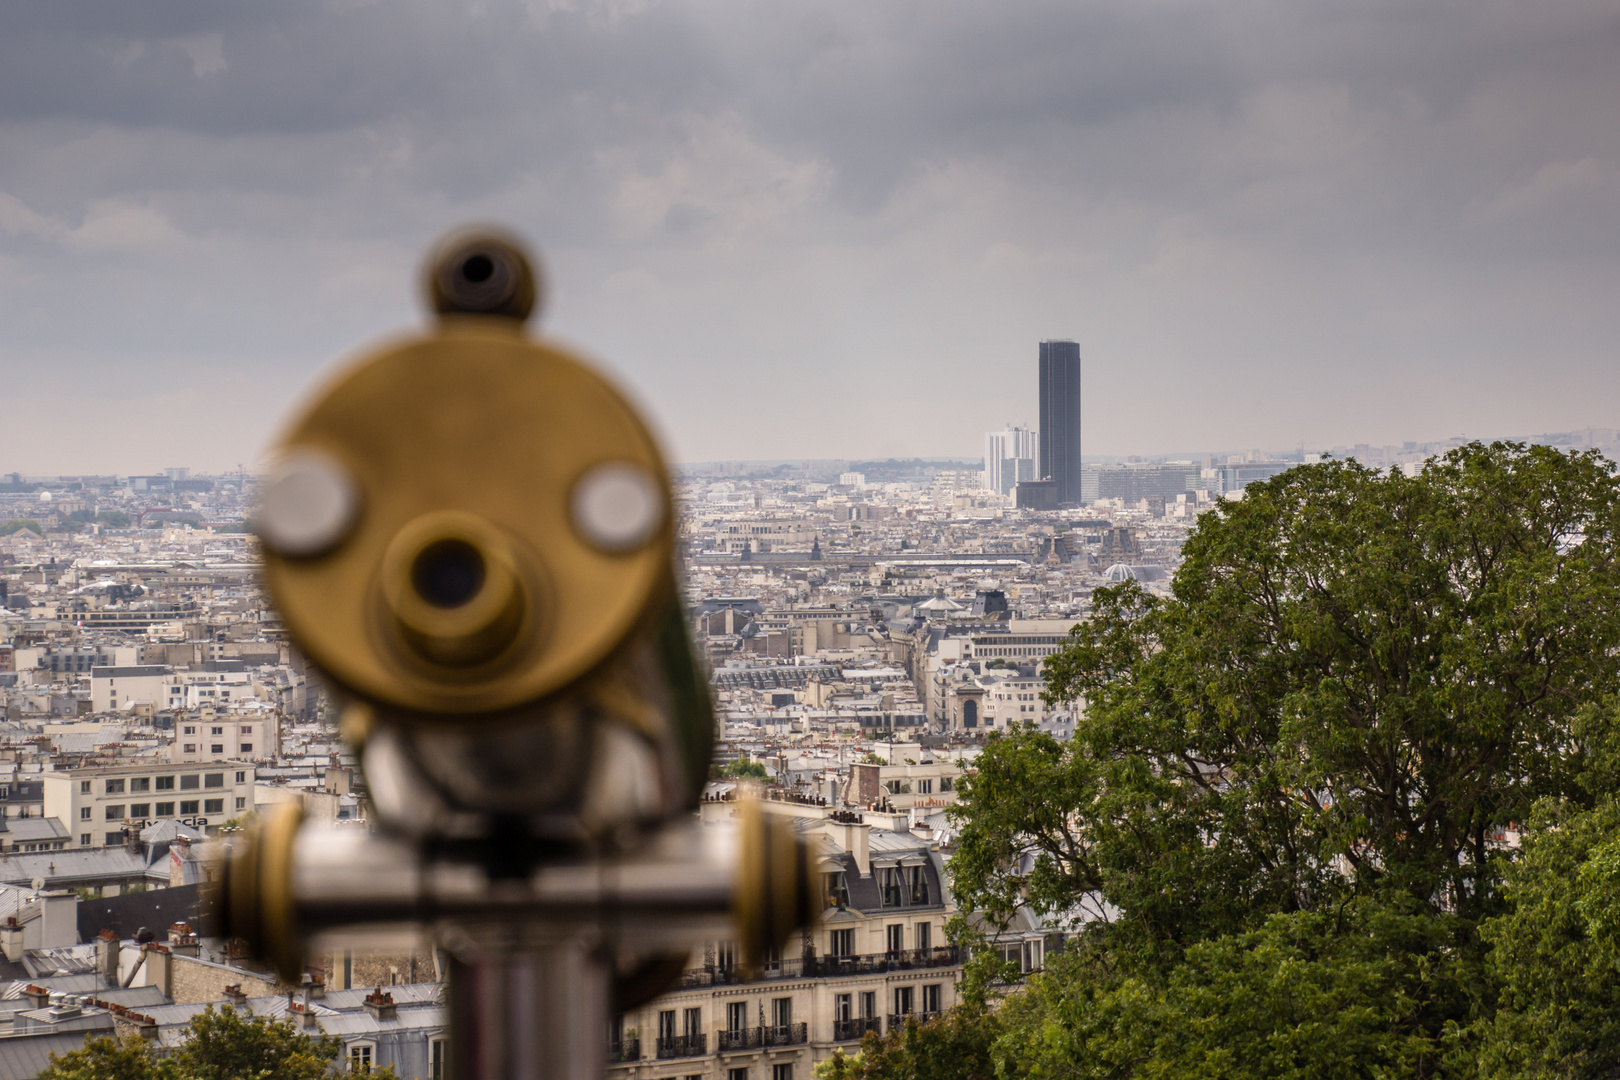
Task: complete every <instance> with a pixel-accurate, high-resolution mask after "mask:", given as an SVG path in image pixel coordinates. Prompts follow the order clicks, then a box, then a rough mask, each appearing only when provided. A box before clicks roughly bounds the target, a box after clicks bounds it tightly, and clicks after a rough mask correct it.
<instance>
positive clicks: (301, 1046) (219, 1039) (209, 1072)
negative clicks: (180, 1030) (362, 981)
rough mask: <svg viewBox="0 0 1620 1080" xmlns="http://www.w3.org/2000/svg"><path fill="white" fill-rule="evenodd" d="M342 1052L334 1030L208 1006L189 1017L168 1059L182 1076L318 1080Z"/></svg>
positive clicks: (230, 1079)
mask: <svg viewBox="0 0 1620 1080" xmlns="http://www.w3.org/2000/svg"><path fill="white" fill-rule="evenodd" d="M342 1052H343V1041H342V1040H341V1039H339V1038H338V1037H337V1036H335V1035H327V1034H324V1033H316V1034H311V1033H309V1032H306V1031H303V1030H302V1029H300V1028H299V1026H298V1025H297V1024H294V1023H293V1022H292V1021H291V1020H276V1019H272V1018H271V1017H268V1016H253V1015H252V1014H250V1013H242V1012H237V1011H236V1009H234V1008H233V1007H231V1006H229V1005H225V1006H222V1007H220V1008H219V1009H215V1008H214V1006H212V1005H210V1006H208V1008H206V1009H204V1010H203V1011H202V1012H200V1013H198V1014H197V1015H196V1016H194V1017H192V1018H191V1029H190V1031H189V1033H188V1035H187V1038H186V1041H185V1042H184V1043H182V1044H181V1046H180V1049H179V1050H177V1051H175V1054H174V1057H173V1062H174V1065H175V1067H176V1068H177V1069H178V1070H179V1073H180V1075H181V1076H183V1077H185V1078H186V1080H245V1078H250V1077H261V1076H262V1077H264V1078H265V1080H322V1078H323V1077H325V1076H326V1075H327V1072H328V1070H329V1069H330V1068H331V1064H332V1062H333V1061H335V1060H336V1059H337V1057H338V1055H339V1054H341V1053H342Z"/></svg>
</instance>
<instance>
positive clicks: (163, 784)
mask: <svg viewBox="0 0 1620 1080" xmlns="http://www.w3.org/2000/svg"><path fill="white" fill-rule="evenodd" d="M157 789H158V790H159V791H173V790H174V777H172V776H160V777H158V778H157Z"/></svg>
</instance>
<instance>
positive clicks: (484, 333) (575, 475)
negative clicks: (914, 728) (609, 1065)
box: [219, 230, 814, 1080]
mask: <svg viewBox="0 0 1620 1080" xmlns="http://www.w3.org/2000/svg"><path fill="white" fill-rule="evenodd" d="M426 278H427V280H426V291H427V295H428V300H429V304H430V306H431V308H432V311H433V313H434V316H435V319H436V322H435V325H434V326H433V328H432V329H431V330H430V331H429V332H428V333H426V334H423V335H420V336H415V337H407V338H404V339H402V340H399V341H396V342H394V343H392V344H389V345H386V346H384V347H382V348H380V349H378V350H377V351H375V352H372V353H370V354H368V355H364V356H362V357H361V358H359V359H358V360H357V361H356V362H354V363H353V364H351V365H350V366H348V367H347V368H346V369H344V370H343V371H342V372H340V373H339V374H338V376H337V377H336V378H335V379H334V380H333V381H332V382H330V383H329V384H328V385H327V386H326V387H325V389H324V390H322V391H321V392H320V393H319V394H318V395H317V396H316V397H315V399H314V400H313V402H311V403H310V404H309V405H308V406H307V407H306V408H305V409H304V411H303V412H302V414H300V415H299V416H298V417H297V418H296V419H295V420H294V421H293V423H292V424H291V426H290V427H289V428H288V429H287V431H286V434H285V435H284V436H283V437H282V438H281V440H280V442H279V444H278V446H277V448H276V464H275V466H274V469H273V472H272V474H271V476H270V478H269V481H268V484H267V486H266V489H265V492H264V496H263V501H262V505H261V507H260V511H259V519H258V529H259V535H260V537H261V538H262V540H263V545H264V576H265V584H266V587H267V589H268V591H269V594H270V598H271V600H272V602H273V603H274V604H275V606H276V609H277V610H278V611H279V612H280V614H281V617H282V619H283V620H284V622H285V624H286V626H287V629H288V631H289V632H290V634H291V636H292V639H293V641H294V642H295V643H296V644H297V645H298V647H299V648H300V649H301V650H302V651H303V653H304V655H305V656H306V657H307V658H308V659H309V660H311V661H312V662H314V663H315V664H316V665H318V666H319V668H320V669H321V670H322V672H323V673H324V675H325V677H326V679H327V682H328V686H329V688H330V689H331V690H332V691H333V693H334V694H335V695H336V696H338V697H339V698H340V699H341V700H343V701H344V702H345V703H346V704H345V705H344V707H343V710H342V714H341V720H340V727H341V732H342V735H343V738H344V740H345V741H346V742H347V743H348V744H349V745H350V747H351V748H352V749H353V750H354V751H355V753H356V754H357V755H358V757H359V760H360V763H361V767H362V769H363V771H364V774H365V780H366V788H367V790H368V792H369V793H370V798H371V809H372V815H371V816H372V820H373V822H374V824H375V826H376V830H375V832H368V831H364V830H360V829H354V828H336V827H328V828H318V827H315V826H313V825H306V824H305V823H303V821H302V820H301V815H300V813H299V812H298V811H297V809H296V808H292V807H288V806H283V807H277V808H276V809H275V810H274V812H272V813H270V814H267V815H266V816H265V817H264V818H263V819H262V821H261V823H260V824H259V825H258V826H257V827H256V828H255V829H254V830H252V831H251V832H249V833H248V834H247V835H246V836H245V837H244V838H243V839H242V840H240V841H238V842H237V843H235V844H234V845H233V847H232V851H231V853H230V855H229V857H228V860H227V864H226V866H225V868H224V872H223V874H222V875H221V877H222V883H221V898H220V905H219V907H220V910H221V912H222V919H223V923H224V925H223V926H222V927H221V929H222V930H223V931H224V932H225V933H226V934H227V935H229V936H234V937H240V938H243V939H245V940H246V941H247V942H248V944H249V946H250V947H251V948H252V949H253V950H254V951H255V953H256V954H257V955H258V956H260V957H261V958H263V959H265V960H267V961H269V962H271V963H273V964H274V965H275V967H276V968H277V969H278V971H279V972H280V974H281V976H282V977H283V978H284V979H286V980H288V981H289V982H291V983H294V984H296V983H297V982H298V981H299V980H300V978H301V977H302V975H303V973H304V952H305V949H306V948H308V947H309V946H310V945H311V944H312V943H315V942H316V941H317V940H318V939H320V938H322V937H323V936H327V937H330V936H332V935H334V934H335V933H336V932H339V931H342V932H343V933H345V934H348V935H351V939H352V936H353V935H357V934H364V933H366V932H368V931H372V930H376V929H379V928H386V927H393V928H398V929H403V930H407V931H413V932H414V933H416V934H418V935H420V934H421V933H422V932H423V931H426V932H427V933H428V934H430V935H431V936H432V939H433V940H434V942H435V944H436V946H437V947H438V948H441V949H443V950H444V951H445V952H446V953H447V954H448V955H449V957H450V958H451V959H450V980H449V981H450V1028H451V1032H450V1034H451V1038H450V1065H451V1075H452V1077H453V1078H454V1080H497V1078H506V1077H520V1076H521V1077H532V1078H535V1080H561V1078H570V1080H574V1078H587V1077H600V1076H601V1075H602V1073H603V1071H604V1063H605V1055H606V1031H607V1019H608V1016H609V1012H610V1010H611V1009H613V1008H623V1007H626V1006H628V1005H630V1004H634V1003H636V1002H637V1001H639V1000H645V999H647V998H650V997H652V996H654V995H656V994H657V993H658V992H659V991H661V990H662V989H663V988H664V987H666V986H667V985H668V984H669V982H670V981H671V980H672V978H673V977H674V975H675V974H677V973H678V972H679V970H680V968H681V967H682V965H683V962H684V960H685V957H686V956H687V954H688V953H689V951H690V950H691V948H692V947H693V945H694V943H695V942H696V941H698V940H700V939H702V938H704V937H730V938H733V939H735V940H736V941H737V942H738V943H739V945H740V946H741V948H742V951H743V954H744V958H745V961H746V959H747V958H748V957H750V956H753V957H760V956H762V955H763V953H764V951H765V950H766V949H768V948H770V947H772V946H775V945H778V944H780V943H781V942H782V941H783V940H784V939H785V938H786V937H787V936H788V935H789V934H790V933H791V932H792V931H793V930H794V929H796V928H798V927H801V926H804V925H807V924H808V922H809V920H810V917H811V913H812V910H813V904H814V889H813V887H812V885H811V880H810V873H809V861H808V857H807V855H806V852H805V848H804V846H803V844H802V843H801V842H799V841H798V840H797V839H796V837H795V836H794V835H793V834H792V832H791V831H790V830H789V829H788V828H787V827H785V825H783V824H782V823H780V822H779V821H778V822H776V823H774V824H773V821H772V819H770V818H768V817H766V816H765V815H764V814H763V813H762V812H760V811H759V810H758V808H757V807H754V808H748V807H745V809H744V812H743V815H742V822H741V827H740V828H739V829H738V830H736V831H735V832H721V831H719V830H715V829H705V828H703V827H701V826H700V825H699V824H698V823H697V820H696V818H695V816H694V814H693V813H692V811H693V810H694V809H695V807H696V804H697V800H698V797H699V794H700V792H701V789H702V785H703V783H704V780H705V779H706V777H707V773H708V767H709V759H710V751H711V744H712V741H713V732H714V720H713V715H712V711H711V707H710V703H709V698H708V691H707V685H706V682H705V680H704V679H703V678H702V677H701V675H700V673H699V670H698V667H697V663H696V661H695V659H694V656H693V654H692V651H691V646H690V642H689V640H688V638H687V634H686V629H685V623H684V620H683V619H682V615H681V609H680V597H679V593H678V589H677V586H676V582H675V576H674V550H673V548H674V536H675V520H674V504H673V500H672V496H671V492H670V488H669V483H668V480H667V471H666V468H665V464H664V461H663V459H662V457H661V456H660V454H659V451H658V447H657V445H656V444H655V443H654V441H653V438H652V436H651V434H650V433H649V432H648V430H647V428H646V426H645V424H644V423H643V422H642V420H641V418H640V417H639V416H638V415H637V414H636V411H635V409H633V408H632V407H631V406H630V404H629V403H628V402H627V401H626V400H625V399H624V397H622V396H621V395H620V394H619V393H618V392H617V391H616V390H615V389H614V388H613V387H612V386H611V385H610V384H609V383H608V382H607V381H606V380H605V379H604V378H602V376H601V375H600V374H598V373H597V372H596V371H595V370H593V369H592V368H591V366H590V365H589V364H587V363H586V362H584V361H583V360H581V359H579V358H577V357H575V356H573V355H571V354H569V353H568V352H566V351H564V350H562V349H560V348H558V347H557V346H555V345H550V344H546V343H543V342H540V341H537V340H535V339H534V338H532V337H530V336H529V335H528V334H527V333H526V332H525V329H524V326H525V322H526V320H527V319H528V317H529V315H530V314H531V312H532V311H533V309H534V308H535V306H536V302H537V299H538V296H539V291H540V289H539V281H538V279H537V276H536V274H535V271H534V268H533V265H532V264H531V262H530V261H529V260H528V259H527V258H526V257H525V255H524V253H523V251H522V249H521V247H520V246H519V245H518V244H517V243H515V242H514V241H513V240H512V239H511V238H510V237H508V236H506V235H504V234H502V233H499V232H496V231H492V230H469V231H464V232H460V233H455V234H452V235H451V236H449V237H448V238H446V239H445V240H444V241H442V242H441V243H440V244H439V246H438V247H437V248H436V250H435V251H434V252H433V254H432V255H431V256H430V258H429V260H428V264H427V273H426ZM370 939H371V940H377V938H376V935H375V934H371V935H370Z"/></svg>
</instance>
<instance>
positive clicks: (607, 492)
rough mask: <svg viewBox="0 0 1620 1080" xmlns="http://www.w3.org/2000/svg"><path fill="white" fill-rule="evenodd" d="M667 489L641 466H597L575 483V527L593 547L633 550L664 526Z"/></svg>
mask: <svg viewBox="0 0 1620 1080" xmlns="http://www.w3.org/2000/svg"><path fill="white" fill-rule="evenodd" d="M664 502H665V500H664V487H663V485H662V484H660V483H659V482H658V480H657V478H656V477H654V476H653V475H652V474H651V473H649V472H648V471H647V470H646V469H644V468H642V467H641V466H640V465H632V464H630V463H629V462H623V461H615V462H609V463H607V464H605V465H596V466H593V467H592V468H590V469H588V470H587V471H586V472H585V475H583V476H581V477H580V478H579V481H578V482H577V483H575V484H574V500H573V514H574V527H575V528H576V529H578V530H579V533H580V535H581V536H583V537H584V538H585V540H586V541H587V542H588V543H590V544H591V545H592V546H594V547H596V548H599V549H601V550H602V551H608V552H614V553H618V552H625V551H634V550H635V549H636V548H639V547H641V546H642V545H643V544H645V543H646V542H647V541H648V540H650V539H652V537H653V535H654V534H655V533H657V532H658V530H659V528H660V527H662V525H663V524H664V515H665V513H666V511H667V507H666V506H665V505H664Z"/></svg>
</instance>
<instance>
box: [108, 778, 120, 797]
mask: <svg viewBox="0 0 1620 1080" xmlns="http://www.w3.org/2000/svg"><path fill="white" fill-rule="evenodd" d="M123 793H124V781H123V780H121V779H120V780H108V781H107V791H106V794H108V795H122V794H123Z"/></svg>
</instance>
